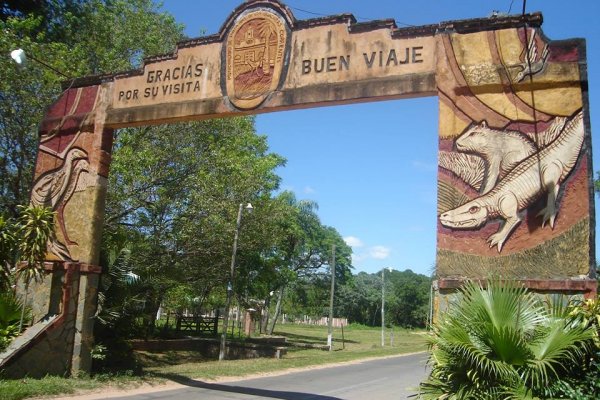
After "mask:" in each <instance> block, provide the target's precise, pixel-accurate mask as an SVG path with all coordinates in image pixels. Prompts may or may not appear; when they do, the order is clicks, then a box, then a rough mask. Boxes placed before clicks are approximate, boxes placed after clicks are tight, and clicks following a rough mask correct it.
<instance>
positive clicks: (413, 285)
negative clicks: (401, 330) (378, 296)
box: [386, 269, 431, 328]
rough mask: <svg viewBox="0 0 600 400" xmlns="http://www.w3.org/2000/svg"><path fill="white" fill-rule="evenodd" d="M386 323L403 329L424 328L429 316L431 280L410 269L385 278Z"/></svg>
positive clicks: (393, 272)
mask: <svg viewBox="0 0 600 400" xmlns="http://www.w3.org/2000/svg"><path fill="white" fill-rule="evenodd" d="M388 281H389V283H390V286H391V287H390V288H389V289H386V293H389V296H387V299H386V314H387V315H386V321H389V322H390V323H392V324H394V325H399V326H402V327H405V328H424V327H425V326H426V325H427V319H428V315H429V296H430V289H431V279H430V278H429V277H427V276H425V275H421V274H416V273H414V272H413V271H411V270H410V269H408V270H405V271H392V272H391V273H390V274H389V277H386V283H387V282H388Z"/></svg>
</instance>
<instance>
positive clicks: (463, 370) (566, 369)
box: [420, 281, 592, 399]
mask: <svg viewBox="0 0 600 400" xmlns="http://www.w3.org/2000/svg"><path fill="white" fill-rule="evenodd" d="M565 303H566V304H565ZM567 305H568V303H567V302H565V301H564V299H562V298H559V299H556V298H545V299H544V298H542V297H541V296H539V295H536V294H534V293H531V292H528V291H527V290H526V289H525V288H522V287H518V286H515V285H513V284H507V283H502V282H499V281H491V282H490V283H489V284H488V287H487V288H483V287H482V286H480V285H478V284H476V283H473V282H469V283H467V284H466V285H465V286H464V287H463V288H462V289H461V291H460V292H459V293H458V295H457V298H456V300H455V301H454V302H452V304H451V307H450V309H449V310H448V312H447V313H446V315H444V316H443V317H442V318H441V320H440V321H439V322H438V323H437V324H436V325H435V326H434V329H433V333H432V337H431V339H430V350H431V356H430V360H429V363H430V364H431V367H432V371H431V374H430V376H429V378H428V379H427V380H426V381H425V382H423V383H422V384H421V394H420V397H421V398H424V399H432V398H435V399H437V398H453V399H500V398H502V399H517V398H518V399H522V398H533V397H538V398H548V397H552V396H553V395H554V394H558V392H559V390H558V389H557V387H556V385H552V383H553V382H555V381H558V380H559V378H560V377H561V376H565V375H566V376H569V375H570V374H571V372H572V371H573V370H575V369H578V368H581V360H583V359H584V358H585V352H586V348H588V346H589V343H590V340H591V338H592V330H591V329H590V328H589V327H586V326H583V325H581V324H575V323H572V322H573V321H572V318H570V317H569V315H568V313H569V310H570V309H569V308H568V307H567ZM553 392H554V393H553Z"/></svg>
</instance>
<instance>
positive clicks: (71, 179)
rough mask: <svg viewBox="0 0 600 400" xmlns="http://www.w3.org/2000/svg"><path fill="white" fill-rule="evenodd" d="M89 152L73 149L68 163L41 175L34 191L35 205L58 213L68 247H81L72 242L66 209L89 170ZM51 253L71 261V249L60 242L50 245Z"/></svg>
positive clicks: (67, 159)
mask: <svg viewBox="0 0 600 400" xmlns="http://www.w3.org/2000/svg"><path fill="white" fill-rule="evenodd" d="M87 158H88V155H87V153H86V152H85V151H84V150H82V149H79V148H73V149H71V150H69V152H68V153H67V155H66V157H65V161H64V163H63V164H62V165H61V166H60V167H59V168H57V169H54V170H51V171H48V172H46V173H45V174H43V175H42V176H40V177H39V178H38V179H37V180H36V182H35V183H34V185H33V189H32V190H31V205H34V206H45V207H49V208H51V209H52V210H53V211H56V213H57V221H58V225H59V227H60V230H61V232H62V234H63V237H64V239H65V242H66V244H68V245H73V244H77V243H75V242H73V241H71V240H70V239H69V235H68V234H67V230H66V227H65V221H64V208H65V205H66V203H67V202H68V201H69V199H70V198H71V196H72V195H73V193H74V192H75V189H76V188H77V179H78V177H79V174H80V173H81V172H82V171H89V163H88V161H87ZM48 250H49V251H50V252H52V253H53V254H55V255H56V256H58V257H59V258H60V259H61V260H71V254H70V252H69V250H68V248H67V247H66V246H65V245H64V244H63V243H60V242H58V241H57V240H56V239H54V240H52V241H51V242H49V243H48Z"/></svg>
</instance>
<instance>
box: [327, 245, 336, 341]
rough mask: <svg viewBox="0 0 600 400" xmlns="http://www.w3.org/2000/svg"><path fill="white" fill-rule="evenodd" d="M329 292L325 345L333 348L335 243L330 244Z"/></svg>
mask: <svg viewBox="0 0 600 400" xmlns="http://www.w3.org/2000/svg"><path fill="white" fill-rule="evenodd" d="M330 267H331V294H330V297H329V327H328V331H327V346H329V351H331V350H333V292H334V291H335V244H334V245H332V246H331V265H330Z"/></svg>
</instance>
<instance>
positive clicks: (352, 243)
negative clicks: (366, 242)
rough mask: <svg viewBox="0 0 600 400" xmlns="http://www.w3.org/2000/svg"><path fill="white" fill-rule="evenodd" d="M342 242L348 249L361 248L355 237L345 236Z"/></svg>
mask: <svg viewBox="0 0 600 400" xmlns="http://www.w3.org/2000/svg"><path fill="white" fill-rule="evenodd" d="M344 242H346V244H347V245H348V246H350V247H362V246H363V242H362V240H360V239H359V238H357V237H355V236H346V237H345V238H344Z"/></svg>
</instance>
